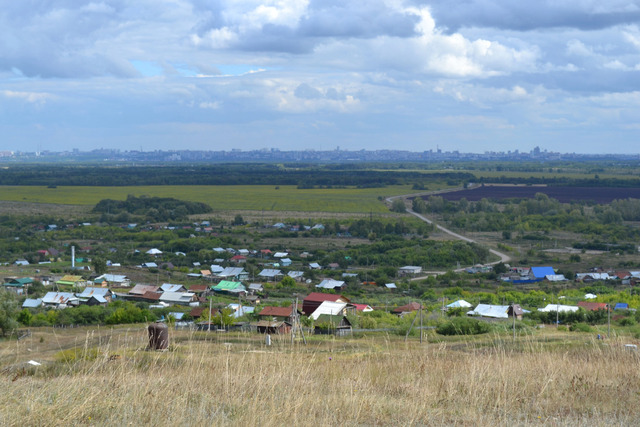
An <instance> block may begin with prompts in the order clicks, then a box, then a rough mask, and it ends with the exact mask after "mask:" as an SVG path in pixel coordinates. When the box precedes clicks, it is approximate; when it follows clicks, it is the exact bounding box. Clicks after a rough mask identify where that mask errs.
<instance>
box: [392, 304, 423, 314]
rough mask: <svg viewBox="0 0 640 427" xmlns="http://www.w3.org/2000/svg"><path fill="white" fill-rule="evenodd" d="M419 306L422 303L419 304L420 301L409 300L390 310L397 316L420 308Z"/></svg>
mask: <svg viewBox="0 0 640 427" xmlns="http://www.w3.org/2000/svg"><path fill="white" fill-rule="evenodd" d="M421 307H422V305H420V303H417V302H410V303H409V304H405V305H402V306H400V307H396V308H394V309H393V310H391V312H392V313H393V314H397V315H398V316H400V317H402V316H404V315H405V314H408V313H411V312H412V311H418V310H420V308H421Z"/></svg>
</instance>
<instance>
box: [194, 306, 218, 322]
mask: <svg viewBox="0 0 640 427" xmlns="http://www.w3.org/2000/svg"><path fill="white" fill-rule="evenodd" d="M203 313H204V314H205V315H206V317H207V318H208V317H209V315H210V316H211V317H212V318H213V317H215V316H216V315H217V314H218V313H219V311H218V309H217V308H212V309H211V312H209V306H199V307H193V308H192V309H191V311H190V312H189V316H191V317H193V318H194V319H199V318H200V317H202V315H203Z"/></svg>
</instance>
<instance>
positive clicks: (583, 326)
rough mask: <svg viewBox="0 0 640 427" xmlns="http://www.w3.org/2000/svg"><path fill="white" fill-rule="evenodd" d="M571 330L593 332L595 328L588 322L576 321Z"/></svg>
mask: <svg viewBox="0 0 640 427" xmlns="http://www.w3.org/2000/svg"><path fill="white" fill-rule="evenodd" d="M569 330H570V331H571V332H593V328H592V327H591V326H589V325H587V324H586V323H575V324H573V325H571V327H569Z"/></svg>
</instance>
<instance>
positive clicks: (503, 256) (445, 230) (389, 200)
mask: <svg viewBox="0 0 640 427" xmlns="http://www.w3.org/2000/svg"><path fill="white" fill-rule="evenodd" d="M427 194H429V195H431V194H435V193H427ZM424 195H425V193H415V194H405V195H402V196H392V197H387V198H386V199H385V200H386V202H387V203H388V204H389V205H391V204H392V203H393V201H394V200H395V199H403V200H406V198H407V197H414V196H424ZM407 213H410V214H411V215H413V216H415V217H416V218H418V219H420V220H422V221H424V222H426V223H427V224H433V226H435V227H436V229H438V230H440V231H442V232H443V233H446V234H448V235H450V236H451V237H453V238H455V239H458V240H462V241H464V242H468V243H475V244H478V245H483V244H482V243H479V242H477V241H475V240H473V239H470V238H469V237H466V236H463V235H462V234H458V233H456V232H454V231H451V230H449V229H448V228H445V227H443V226H441V225H440V224H437V223H435V222H434V221H432V220H430V219H429V218H427V217H425V216H424V215H422V214H419V213H418V212H415V211H414V210H412V209H410V208H407ZM483 246H486V245H483ZM488 249H489V252H491V253H492V254H493V255H496V256H497V257H499V258H500V260H498V261H493V262H490V263H487V264H483V265H484V266H491V265H496V264H498V263H500V262H502V263H507V262H509V261H511V257H510V256H509V255H507V254H505V253H503V252H499V251H497V250H495V249H492V248H488ZM454 271H464V268H459V269H457V270H454ZM431 273H433V274H443V273H444V272H439V271H433V272H431ZM420 279H424V277H415V278H413V279H411V280H420Z"/></svg>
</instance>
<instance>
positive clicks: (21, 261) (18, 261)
mask: <svg viewBox="0 0 640 427" xmlns="http://www.w3.org/2000/svg"><path fill="white" fill-rule="evenodd" d="M14 264H15V265H20V266H25V265H29V261H27V260H26V259H19V260H16V262H14Z"/></svg>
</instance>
